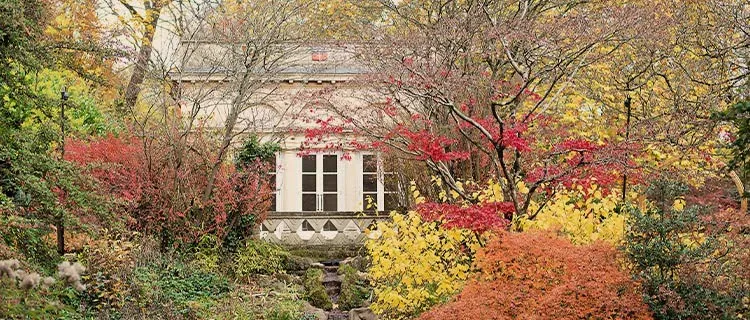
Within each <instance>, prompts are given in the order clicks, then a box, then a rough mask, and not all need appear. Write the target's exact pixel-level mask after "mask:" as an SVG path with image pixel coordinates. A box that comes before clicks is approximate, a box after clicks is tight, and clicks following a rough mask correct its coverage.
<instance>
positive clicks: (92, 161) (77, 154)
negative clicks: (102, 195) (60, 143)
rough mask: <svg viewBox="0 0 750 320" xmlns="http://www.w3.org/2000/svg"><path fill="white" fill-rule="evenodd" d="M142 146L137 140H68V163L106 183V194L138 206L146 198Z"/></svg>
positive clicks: (109, 137) (104, 184)
mask: <svg viewBox="0 0 750 320" xmlns="http://www.w3.org/2000/svg"><path fill="white" fill-rule="evenodd" d="M140 142H141V141H140V140H138V139H135V138H130V139H125V138H117V137H115V136H113V135H111V134H110V135H108V136H107V137H104V138H101V139H98V140H94V141H90V142H85V141H83V140H76V139H68V140H67V141H66V142H65V160H67V161H71V162H75V163H77V164H79V165H82V166H87V169H88V173H89V174H91V175H92V176H93V177H94V178H95V179H96V180H98V181H100V182H103V184H102V186H106V187H108V188H109V190H106V192H107V193H110V194H114V195H116V196H118V197H119V198H122V199H124V200H127V201H134V202H137V201H138V200H140V198H141V196H142V195H143V188H144V186H145V183H146V179H145V176H144V174H145V172H143V171H142V169H143V167H142V165H141V164H142V162H143V160H142V159H141V154H142V152H141V151H140V148H139V143H140Z"/></svg>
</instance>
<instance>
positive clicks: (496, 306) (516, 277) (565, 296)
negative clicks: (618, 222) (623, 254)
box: [420, 232, 652, 320]
mask: <svg viewBox="0 0 750 320" xmlns="http://www.w3.org/2000/svg"><path fill="white" fill-rule="evenodd" d="M476 265H477V267H478V268H479V269H480V272H479V273H477V274H478V276H477V278H475V279H473V280H471V281H470V282H469V283H468V284H467V285H466V287H465V288H464V289H463V291H462V292H461V293H460V294H459V295H458V296H457V297H456V299H455V300H454V301H452V302H450V303H448V304H446V305H443V306H440V307H437V308H435V309H433V310H431V311H429V312H428V313H426V314H423V315H422V317H421V318H420V319H424V320H431V319H651V318H652V316H651V314H650V311H649V310H648V307H647V306H646V305H645V304H644V303H643V301H642V299H641V295H640V294H639V292H637V290H636V288H638V286H637V284H636V283H634V282H633V281H632V280H630V278H629V276H628V275H627V274H626V273H624V272H622V271H620V269H619V268H618V265H617V257H616V251H615V250H614V249H613V248H612V247H610V246H607V245H605V244H594V245H590V246H574V245H573V244H571V243H570V242H569V241H567V240H564V239H561V238H558V237H555V236H553V235H550V234H544V233H507V232H503V233H501V234H499V236H497V237H496V238H494V239H492V240H491V242H490V243H489V244H488V246H487V247H485V248H483V249H482V250H480V251H479V252H478V253H477V262H476Z"/></svg>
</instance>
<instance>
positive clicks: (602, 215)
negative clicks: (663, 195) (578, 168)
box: [517, 186, 632, 244]
mask: <svg viewBox="0 0 750 320" xmlns="http://www.w3.org/2000/svg"><path fill="white" fill-rule="evenodd" d="M587 195H588V196H587ZM631 196H632V195H631ZM619 201H620V198H619V196H618V195H616V194H614V193H609V194H608V195H606V196H604V195H603V194H602V191H601V190H599V189H598V188H597V187H596V186H593V187H592V188H591V189H589V190H583V188H577V189H573V190H563V191H560V192H558V193H557V194H555V196H554V197H553V198H552V199H550V200H549V202H548V203H547V204H546V205H545V206H544V207H543V208H542V209H541V210H540V211H539V213H538V214H537V215H536V217H535V218H534V219H532V220H529V219H528V217H522V218H520V219H519V221H518V222H517V223H518V224H519V225H520V227H521V229H523V230H556V231H558V232H559V233H560V234H562V235H563V236H565V237H567V238H568V239H570V240H571V241H572V242H573V243H576V244H587V243H591V242H593V241H596V240H603V241H606V242H609V243H612V244H618V243H619V242H620V241H622V238H623V232H624V231H625V216H624V215H622V214H619V213H617V212H615V207H616V206H617V203H618V202H619ZM538 208H539V204H538V203H532V204H531V205H530V206H529V212H532V213H533V212H536V211H537V210H538Z"/></svg>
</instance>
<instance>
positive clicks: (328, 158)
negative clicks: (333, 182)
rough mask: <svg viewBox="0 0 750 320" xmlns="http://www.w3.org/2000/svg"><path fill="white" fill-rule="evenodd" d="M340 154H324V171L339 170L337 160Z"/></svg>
mask: <svg viewBox="0 0 750 320" xmlns="http://www.w3.org/2000/svg"><path fill="white" fill-rule="evenodd" d="M337 160H338V156H337V155H335V154H327V155H324V156H323V172H337V171H338V170H337V169H336V164H337V163H336V162H337Z"/></svg>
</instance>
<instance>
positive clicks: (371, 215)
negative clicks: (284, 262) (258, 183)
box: [259, 211, 389, 247]
mask: <svg viewBox="0 0 750 320" xmlns="http://www.w3.org/2000/svg"><path fill="white" fill-rule="evenodd" d="M386 219H389V216H388V214H386V213H382V212H381V213H375V212H366V213H363V212H340V211H337V212H270V213H269V214H268V216H267V217H266V220H264V221H263V222H262V223H261V225H260V227H259V228H260V233H259V237H260V238H261V239H264V240H266V241H268V242H271V243H275V244H279V245H283V246H290V247H326V246H331V247H348V246H360V245H362V243H363V242H364V240H365V238H366V237H368V235H366V234H365V232H364V231H365V230H367V229H371V230H372V229H374V226H375V223H376V222H377V221H381V220H386ZM375 232H377V231H375ZM369 236H374V233H373V234H370V235H369Z"/></svg>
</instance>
